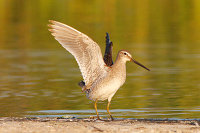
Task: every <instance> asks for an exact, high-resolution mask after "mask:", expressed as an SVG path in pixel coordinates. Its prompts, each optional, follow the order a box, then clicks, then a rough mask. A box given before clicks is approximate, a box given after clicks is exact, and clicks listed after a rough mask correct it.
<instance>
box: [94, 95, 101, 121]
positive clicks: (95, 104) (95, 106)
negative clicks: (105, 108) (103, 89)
mask: <svg viewBox="0 0 200 133" xmlns="http://www.w3.org/2000/svg"><path fill="white" fill-rule="evenodd" d="M94 108H95V110H96V113H97V119H98V120H100V118H99V114H98V111H97V99H96V101H95V103H94Z"/></svg>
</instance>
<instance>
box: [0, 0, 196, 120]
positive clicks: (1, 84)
mask: <svg viewBox="0 0 200 133" xmlns="http://www.w3.org/2000/svg"><path fill="white" fill-rule="evenodd" d="M44 1H45V0H44ZM7 2H8V3H7ZM7 2H6V1H1V4H0V5H1V7H0V8H2V10H3V11H4V12H1V14H0V28H1V32H0V35H1V38H0V44H1V45H0V117H3V116H31V117H32V116H38V117H60V116H63V115H70V116H75V117H78V118H84V117H89V116H92V115H95V110H94V106H93V105H94V102H93V101H90V100H88V99H87V98H86V96H85V94H84V93H81V88H80V87H79V86H78V85H77V83H78V82H79V81H80V80H82V77H81V74H80V71H79V69H78V65H77V63H76V61H75V60H74V58H73V56H72V55H71V54H69V53H68V52H67V51H65V49H63V48H62V47H61V46H60V44H58V43H57V42H56V41H55V40H54V39H53V37H52V36H51V35H50V33H49V31H48V30H47V29H48V28H47V26H46V25H47V24H48V20H49V19H54V20H58V21H61V22H64V23H67V24H69V25H71V26H73V27H75V28H77V29H78V30H80V31H82V32H84V33H86V34H87V35H88V36H90V37H92V38H93V40H95V41H96V42H97V43H98V44H99V45H100V47H101V49H102V53H103V52H104V48H105V32H109V33H110V37H111V40H112V41H113V43H114V49H113V52H114V58H115V57H116V54H117V52H118V51H119V50H121V49H127V50H129V51H130V53H132V55H133V57H134V58H135V59H136V60H137V61H139V62H140V63H142V64H144V65H145V66H147V67H148V68H149V69H151V71H150V72H148V71H146V70H145V69H143V68H141V67H138V66H137V65H135V64H133V63H131V62H128V63H127V80H126V83H125V84H124V85H123V86H122V87H121V88H120V89H119V90H118V91H117V93H116V94H115V96H114V97H113V99H112V104H111V105H110V112H111V113H112V114H113V116H114V117H117V118H191V119H193V118H200V100H199V96H200V82H199V81H200V76H199V73H200V67H199V66H200V45H199V44H200V38H199V35H200V25H199V22H200V19H199V16H198V15H197V14H199V13H198V10H197V9H199V8H200V7H199V6H200V5H199V4H198V3H196V2H192V1H190V2H187V3H184V2H182V1H181V2H179V1H165V2H163V3H159V2H158V3H153V1H148V2H142V3H141V2H140V1H129V2H113V3H107V4H105V5H104V4H102V3H101V2H96V3H95V2H93V3H87V2H85V3H81V1H76V2H75V1H63V0H60V1H50V2H46V3H45V2H44V3H43V2H40V3H38V2H37V1H35V2H32V3H30V2H29V1H23V2H22V1H21V2H16V1H14V0H9V1H7ZM64 5H66V6H67V7H70V8H66V7H65V6H64ZM75 5H76V6H75ZM119 6H120V8H119ZM160 7H162V8H160ZM191 7H192V8H191ZM118 9H119V10H118ZM16 12H17V13H16ZM124 14H125V15H124ZM77 20H78V21H77ZM106 105H107V101H104V102H101V101H99V102H98V111H99V114H100V116H103V117H108V114H107V112H106Z"/></svg>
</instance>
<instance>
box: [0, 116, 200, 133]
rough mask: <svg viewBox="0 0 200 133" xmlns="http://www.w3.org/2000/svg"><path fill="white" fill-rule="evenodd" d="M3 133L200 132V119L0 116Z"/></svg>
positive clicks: (0, 126)
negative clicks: (112, 119)
mask: <svg viewBox="0 0 200 133" xmlns="http://www.w3.org/2000/svg"><path fill="white" fill-rule="evenodd" d="M0 132H1V133H11V132H13V133H23V132H24V133H26V132H30V133H33V132H34V133H49V132H56V133H63V132H73V133H74V132H77V133H82V132H120V133H121V132H146V133H155V132H169V133H171V132H172V133H174V132H176V133H177V132H178V133H179V132H180V133H184V132H185V133H199V132H200V120H199V119H198V120H189V119H186V120H170V119H115V120H114V121H110V120H108V119H103V120H96V119H89V118H83V119H76V118H70V119H63V118H26V117H24V118H15V117H1V118H0Z"/></svg>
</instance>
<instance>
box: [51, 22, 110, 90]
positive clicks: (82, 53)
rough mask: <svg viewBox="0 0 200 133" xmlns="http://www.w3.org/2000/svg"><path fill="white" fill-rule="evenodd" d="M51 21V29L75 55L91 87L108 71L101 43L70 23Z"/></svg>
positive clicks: (85, 80) (85, 79)
mask: <svg viewBox="0 0 200 133" xmlns="http://www.w3.org/2000/svg"><path fill="white" fill-rule="evenodd" d="M50 22H51V23H52V24H53V25H52V24H50V25H48V26H49V27H51V28H52V29H49V31H50V32H52V33H51V34H52V35H53V36H54V38H55V39H56V40H57V41H58V42H59V43H60V44H61V45H62V46H63V47H64V48H65V49H66V50H67V51H69V52H70V53H71V54H72V55H73V56H74V57H75V59H76V61H77V63H78V65H79V68H80V71H81V74H82V76H83V79H84V82H85V84H86V86H87V89H89V88H90V86H91V85H92V83H93V82H94V81H95V80H96V79H97V78H100V77H101V76H105V74H106V72H107V70H106V65H105V63H104V61H103V57H102V54H101V49H100V47H99V45H98V44H97V43H96V42H94V41H93V40H92V39H91V38H89V37H88V36H87V35H85V34H83V33H81V32H80V31H78V30H76V29H74V28H72V27H70V26H68V25H65V24H63V23H60V22H57V21H52V20H50Z"/></svg>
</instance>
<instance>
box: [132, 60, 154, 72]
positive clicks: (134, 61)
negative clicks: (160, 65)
mask: <svg viewBox="0 0 200 133" xmlns="http://www.w3.org/2000/svg"><path fill="white" fill-rule="evenodd" d="M131 61H132V62H133V63H135V64H137V65H139V66H141V67H143V68H145V69H146V70H148V71H150V69H148V68H147V67H145V66H144V65H142V64H140V63H139V62H137V61H136V60H134V59H133V58H131Z"/></svg>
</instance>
